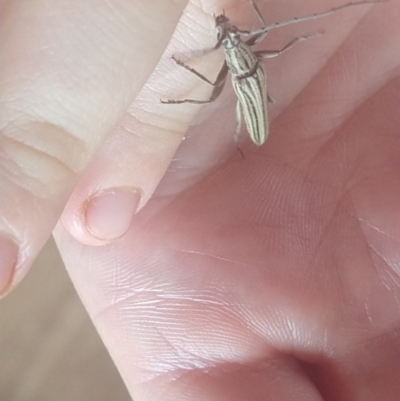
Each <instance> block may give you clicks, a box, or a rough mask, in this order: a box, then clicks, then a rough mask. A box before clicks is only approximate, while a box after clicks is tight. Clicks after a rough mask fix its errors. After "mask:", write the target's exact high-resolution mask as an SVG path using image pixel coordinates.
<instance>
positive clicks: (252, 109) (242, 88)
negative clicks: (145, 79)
mask: <svg viewBox="0 0 400 401" xmlns="http://www.w3.org/2000/svg"><path fill="white" fill-rule="evenodd" d="M386 1H389V0H360V1H352V2H349V3H346V4H343V5H341V6H337V7H333V8H331V9H329V10H326V11H322V12H319V13H315V14H311V15H306V16H303V17H296V18H292V19H289V20H286V21H281V22H275V23H273V24H270V25H267V24H266V22H265V18H264V16H263V15H262V13H261V11H260V9H259V7H258V5H257V3H256V1H255V0H250V4H251V5H252V7H253V10H254V11H255V13H256V15H257V17H258V19H259V20H260V21H261V23H262V25H263V26H262V28H260V29H256V30H253V31H247V30H240V29H239V28H237V27H236V26H235V25H233V24H232V23H231V21H230V20H229V18H227V17H226V16H225V14H224V13H223V14H221V15H218V16H214V18H215V26H216V29H217V43H216V45H215V49H218V48H219V47H222V48H223V50H224V52H225V62H224V64H223V66H222V68H221V70H220V71H219V73H218V76H217V78H216V80H215V81H214V82H212V81H210V80H209V79H208V78H206V77H205V76H204V75H202V74H201V73H199V72H198V71H196V70H195V69H193V68H191V67H190V66H188V65H186V64H184V63H183V62H181V61H179V60H177V59H176V58H174V57H173V59H174V60H175V62H176V63H177V64H178V65H179V66H181V67H183V68H185V69H186V70H188V71H190V72H191V73H193V74H194V75H196V76H197V77H198V78H200V79H201V80H203V81H204V82H207V83H208V84H209V85H212V86H213V87H214V88H213V91H212V93H211V96H210V98H209V99H207V100H195V99H183V100H161V103H165V104H181V103H192V104H205V103H210V102H213V101H214V100H216V99H217V98H218V96H219V95H220V94H221V92H222V90H223V88H224V85H225V82H226V78H227V75H228V73H229V74H230V75H231V80H232V85H233V88H234V90H235V93H236V96H237V98H238V103H237V106H236V120H237V128H236V132H235V135H234V139H235V144H236V147H237V148H238V149H239V151H240V152H241V153H242V155H243V152H242V151H241V149H240V148H239V145H238V144H239V133H240V126H241V119H242V116H243V119H244V122H245V124H246V128H247V132H248V134H249V136H250V138H251V140H252V141H253V143H254V144H255V145H257V146H261V145H262V144H264V143H265V141H266V140H267V137H268V133H269V126H268V125H269V124H268V112H267V104H268V102H270V103H275V101H274V99H273V98H272V97H271V96H270V95H269V94H268V93H267V79H266V73H265V70H264V66H263V65H262V63H261V60H262V59H264V58H273V57H277V56H280V55H281V54H283V53H285V52H287V51H288V50H289V49H292V48H293V47H294V46H295V45H296V44H297V43H299V42H302V41H305V40H308V39H311V38H314V37H316V36H319V35H321V34H323V33H324V32H323V31H317V32H315V33H312V34H308V35H303V36H299V37H297V38H294V39H293V40H292V41H291V42H289V43H288V44H287V45H286V46H284V47H283V48H282V49H280V50H264V51H253V50H252V46H254V45H255V44H257V43H259V42H261V41H262V40H263V39H264V38H265V36H266V35H267V33H268V32H270V31H272V30H273V29H277V28H281V27H284V26H288V25H292V24H296V23H299V22H304V21H309V20H315V19H318V18H323V17H327V16H329V15H332V14H334V13H336V12H337V11H339V10H343V9H345V8H348V7H353V6H361V5H367V4H373V3H383V2H386ZM242 37H247V39H246V40H243V39H242Z"/></svg>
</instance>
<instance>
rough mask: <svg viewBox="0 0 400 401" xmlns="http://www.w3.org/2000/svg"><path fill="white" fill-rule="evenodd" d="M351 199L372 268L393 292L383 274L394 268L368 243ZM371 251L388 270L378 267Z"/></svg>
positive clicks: (383, 283) (384, 284)
mask: <svg viewBox="0 0 400 401" xmlns="http://www.w3.org/2000/svg"><path fill="white" fill-rule="evenodd" d="M349 198H350V201H351V205H352V209H353V212H354V213H353V214H351V216H353V217H354V221H355V222H356V223H357V227H358V229H359V230H358V231H359V233H360V234H361V235H362V237H363V239H364V243H365V246H366V248H367V249H368V255H369V259H370V261H371V264H372V266H373V267H374V270H375V271H376V274H377V275H378V277H379V280H380V282H381V283H382V285H383V286H384V287H386V288H387V289H388V290H389V291H390V292H393V289H392V288H390V287H389V286H388V285H387V284H386V283H385V280H384V276H383V273H386V274H387V273H388V272H389V271H392V270H393V269H392V267H391V266H390V264H389V263H388V261H387V260H386V259H385V258H384V257H383V256H382V255H381V254H380V253H379V252H378V251H377V250H376V249H375V248H374V247H373V245H372V244H371V243H370V242H369V241H368V239H367V236H366V233H365V231H364V229H363V227H362V226H361V224H360V220H359V218H358V216H357V212H356V210H357V209H356V207H355V205H354V201H353V198H352V196H351V194H349ZM371 250H372V251H373V252H374V253H375V254H376V255H377V256H378V257H379V258H380V259H381V260H382V261H383V262H384V263H385V265H386V267H387V270H382V269H381V268H379V266H377V265H376V263H375V261H374V258H373V255H372V254H371ZM394 284H396V285H397V286H398V285H399V283H396V282H395V281H394Z"/></svg>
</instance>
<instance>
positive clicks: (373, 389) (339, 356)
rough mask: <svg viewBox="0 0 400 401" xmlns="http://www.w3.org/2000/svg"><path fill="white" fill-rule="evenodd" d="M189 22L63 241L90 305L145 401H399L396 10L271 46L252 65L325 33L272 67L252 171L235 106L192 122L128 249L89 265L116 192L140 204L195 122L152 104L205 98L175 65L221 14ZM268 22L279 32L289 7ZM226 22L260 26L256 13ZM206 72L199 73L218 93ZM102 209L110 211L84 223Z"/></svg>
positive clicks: (226, 101) (188, 108) (100, 253)
mask: <svg viewBox="0 0 400 401" xmlns="http://www.w3.org/2000/svg"><path fill="white" fill-rule="evenodd" d="M320 3H321V2H310V5H308V2H307V10H306V9H305V5H304V4H298V11H299V13H298V14H301V15H304V14H306V13H308V12H314V11H315V10H317V9H321V8H323V9H325V8H328V7H329V5H330V3H331V2H327V3H329V5H328V7H322V6H321V4H320ZM241 4H242V3H241ZM335 4H336V3H335ZM198 6H199V4H198V3H196V5H195V6H191V7H189V8H188V9H187V10H186V12H185V15H184V17H183V19H182V22H181V24H180V26H179V29H178V30H177V32H176V33H175V35H174V38H173V40H172V42H171V44H170V46H169V49H168V51H167V54H166V55H165V56H166V57H165V59H163V60H162V61H161V63H160V64H159V66H158V67H157V68H156V70H155V71H154V73H153V75H152V77H151V78H150V80H149V81H148V82H147V84H146V85H145V87H144V88H143V90H142V92H141V94H140V95H139V97H137V98H136V100H135V101H134V102H133V104H132V105H131V106H130V108H129V110H130V112H129V115H127V116H125V117H124V118H123V119H122V120H121V123H120V125H119V128H118V129H117V130H116V132H115V133H114V134H113V135H112V136H111V137H110V138H109V139H108V140H107V141H106V142H105V144H104V145H103V147H102V148H101V150H100V151H99V152H98V153H97V154H96V157H95V158H94V159H93V160H92V161H91V164H90V166H89V168H88V169H87V170H86V172H85V174H84V176H83V178H82V179H81V181H80V183H79V185H78V187H77V189H76V190H75V192H74V194H73V195H72V198H71V200H70V202H69V205H68V206H67V208H66V210H65V212H64V215H63V218H62V223H60V224H58V226H57V229H56V232H55V236H56V240H57V243H58V245H59V248H60V251H61V253H62V256H63V259H64V261H65V263H66V266H67V268H68V270H69V272H70V275H71V277H72V280H73V281H74V284H75V286H76V288H77V290H78V292H79V293H80V296H81V297H82V300H83V302H84V303H85V305H86V307H87V309H88V311H89V313H90V314H91V316H92V319H93V321H94V322H95V324H96V326H97V328H98V330H99V332H100V334H101V336H102V338H103V340H104V342H105V343H106V345H107V347H108V348H109V350H110V352H111V354H112V356H113V358H114V360H115V362H116V364H117V366H118V368H119V370H120V372H121V374H122V375H123V377H124V380H125V382H126V384H127V386H128V388H129V390H130V392H131V394H132V396H133V397H134V399H135V400H136V401H141V400H144V401H147V400H157V399H163V400H164V399H171V400H186V399H187V400H213V401H214V400H230V401H231V400H243V399H254V400H265V399H279V400H296V401H297V400H302V399H304V400H307V401H309V400H322V399H327V400H333V401H336V400H340V401H342V400H352V401H353V400H363V401H364V400H367V401H369V400H376V399H377V398H378V397H379V400H383V401H389V400H390V401H391V400H396V399H397V395H398V393H399V384H398V373H397V372H398V371H399V365H400V362H399V361H400V358H399V352H398V349H399V340H398V335H397V333H398V330H399V308H398V304H399V302H398V299H399V297H400V290H399V278H398V277H399V270H398V264H399V263H398V251H397V248H398V241H399V237H400V232H399V229H398V227H399V224H398V221H397V220H398V215H399V214H398V205H399V191H398V182H399V178H400V177H399V175H400V169H399V158H398V154H399V153H398V150H399V148H398V140H399V138H398V126H399V121H398V120H399V117H398V108H399V103H400V101H399V96H398V93H399V92H398V91H399V80H398V74H397V71H398V64H399V59H400V54H399V51H398V48H397V41H396V39H395V38H397V37H398V34H399V32H398V27H397V26H398V24H397V23H396V18H395V16H396V12H397V13H398V12H399V10H397V11H396V8H398V7H399V6H400V4H399V2H395V1H391V2H389V3H388V4H384V5H376V6H374V7H373V8H371V12H369V13H368V12H367V9H361V7H357V8H356V9H352V10H349V11H348V12H343V13H341V14H340V15H339V14H336V15H335V16H332V17H331V18H330V19H329V18H328V19H323V20H319V22H317V21H315V22H313V23H312V24H306V25H301V26H296V25H295V26H292V27H291V28H289V27H288V29H287V30H279V31H276V32H275V33H271V35H270V36H268V38H267V39H266V40H265V41H264V42H263V43H262V44H261V46H262V47H263V48H269V49H271V50H274V49H275V48H279V47H281V46H282V45H284V44H285V43H286V42H287V41H290V39H292V38H293V37H294V36H296V35H298V34H303V33H304V32H310V31H313V30H314V29H319V28H320V27H321V26H323V27H324V29H325V31H326V34H325V35H324V36H322V37H318V38H315V39H313V40H310V41H308V42H305V43H302V44H299V46H298V47H296V48H295V49H292V51H291V52H288V53H286V54H285V55H284V56H282V57H281V58H277V59H276V60H270V61H268V62H267V71H268V73H269V75H268V77H269V91H270V92H271V94H272V96H273V97H274V98H275V99H276V101H277V104H276V105H272V106H271V105H270V116H271V120H272V123H271V135H270V137H269V139H268V141H267V143H266V144H265V145H264V146H263V147H261V148H256V147H255V146H253V145H252V144H250V143H249V140H248V139H247V138H243V140H242V149H243V151H244V154H245V156H246V158H245V160H242V158H241V157H240V155H239V154H238V153H237V151H236V149H235V147H234V145H233V142H232V133H233V132H234V129H235V121H234V115H235V114H234V106H235V104H234V103H235V98H234V96H233V94H232V90H231V89H227V90H226V91H225V92H224V94H223V95H222V97H221V99H219V100H218V102H217V103H214V104H212V105H210V106H207V107H204V108H203V109H202V110H201V114H200V115H199V116H198V117H197V123H196V124H195V125H192V127H191V128H190V130H189V132H188V135H187V140H186V141H185V142H183V143H182V145H181V146H180V148H179V150H178V152H177V154H176V155H175V156H174V161H173V162H172V164H171V165H170V167H169V170H168V172H167V174H166V176H165V177H164V179H163V181H162V183H161V185H160V186H159V187H158V189H157V190H156V192H155V193H154V195H153V197H152V199H151V200H150V202H149V203H148V204H147V206H146V207H145V208H143V210H141V211H140V213H139V214H137V215H136V216H135V217H133V219H132V222H131V225H130V227H129V229H128V232H127V233H126V234H125V235H124V236H123V237H122V238H120V239H119V240H116V241H113V242H112V243H110V244H109V245H103V246H98V247H93V246H91V245H100V244H102V243H104V242H111V240H112V237H113V235H108V237H107V235H104V234H105V232H106V231H107V230H108V228H109V227H110V226H112V223H113V216H114V215H116V216H117V218H114V221H115V220H119V218H118V216H119V214H120V213H119V212H121V214H122V211H124V210H123V209H124V207H123V206H124V205H126V203H129V202H126V203H124V201H120V204H121V205H122V206H119V207H117V206H115V203H113V200H115V199H116V198H118V197H117V196H115V197H114V195H110V194H109V192H112V194H117V193H119V192H118V191H119V188H122V189H126V188H129V189H130V188H138V189H140V191H138V192H139V193H141V194H142V197H141V200H140V201H139V202H140V203H139V207H141V205H143V204H144V203H146V202H147V199H148V198H149V196H150V195H151V194H152V192H153V190H154V188H155V186H156V183H157V180H156V179H155V178H154V175H155V172H157V171H162V168H165V166H167V164H168V160H169V158H171V157H172V154H173V151H174V147H176V146H177V144H178V142H179V141H180V138H181V134H182V133H184V132H185V131H186V128H187V126H188V125H189V124H190V122H191V119H192V117H193V115H194V113H195V111H196V110H197V109H196V107H195V106H193V105H179V106H174V105H160V104H159V103H158V102H157V99H158V98H160V97H165V96H166V95H164V90H165V93H171V96H175V94H176V97H177V98H178V97H179V96H180V95H182V97H186V96H187V95H188V91H190V89H191V85H193V87H194V89H193V93H194V94H195V95H198V96H199V97H201V96H205V97H206V96H207V94H209V91H210V89H209V88H208V87H207V86H204V83H201V82H200V83H199V82H198V81H196V77H192V76H191V75H190V74H189V73H188V72H187V71H186V70H183V71H182V70H181V69H179V68H178V67H177V66H176V65H175V64H174V63H172V62H170V61H169V58H168V57H169V56H170V55H171V54H170V53H178V52H181V53H185V51H186V46H187V48H188V49H191V48H194V49H195V50H196V49H197V48H199V47H200V46H199V43H202V40H203V39H204V41H205V43H204V47H210V44H212V43H211V42H212V40H213V39H212V35H210V32H211V33H212V31H210V29H211V28H210V27H212V23H211V22H210V21H211V20H210V17H209V15H208V13H212V12H213V11H215V10H213V9H211V6H209V7H210V9H205V11H206V12H203V11H202V10H201V9H200V8H199V7H198ZM203 6H204V7H206V6H207V4H203ZM264 6H265V7H264ZM267 6H271V4H270V3H268V4H264V5H263V7H261V9H262V10H263V11H264V12H265V15H266V16H267V19H268V20H270V19H272V20H278V17H281V15H278V12H279V11H281V9H280V8H279V3H277V5H276V7H277V8H276V9H275V10H273V9H270V8H269V7H267ZM308 7H309V8H308ZM291 8H292V5H291V7H290V8H289V7H288V10H290V14H286V15H283V17H282V19H283V18H286V17H290V16H293V15H294V14H293V13H296V11H297V10H294V11H292V10H291ZM243 10H247V14H246V13H245V12H244V11H243ZM267 11H270V12H269V13H267ZM285 11H286V10H285ZM274 12H275V13H276V16H275V14H274ZM288 12H289V11H288ZM363 13H366V14H365V17H364V18H361V16H362V15H363ZM226 14H227V16H229V17H230V18H232V20H233V21H235V22H236V21H239V22H240V23H242V21H243V25H246V23H248V24H250V23H251V10H249V9H248V8H247V6H246V5H243V4H242V8H239V7H238V8H235V7H234V6H232V8H231V9H228V8H226ZM397 15H398V14H397ZM275 17H276V18H275ZM194 22H195V23H194ZM238 24H239V23H238ZM206 28H207V29H206ZM303 29H304V30H303ZM203 35H204V36H203ZM214 40H215V39H214ZM182 43H184V46H183V45H182ZM303 45H304V46H303ZM169 52H170V53H169ZM215 57H216V59H215V60H214V59H211V61H208V62H207V63H208V64H207V65H206V64H205V63H206V61H201V60H200V61H198V62H197V63H196V68H197V67H199V69H201V71H202V72H204V73H205V74H212V73H213V71H217V70H218V63H217V61H218V60H217V57H218V56H215ZM396 67H397V68H396ZM207 70H208V71H207ZM207 76H209V75H207ZM164 88H165V89H164ZM190 95H192V93H190ZM150 99H151V100H150ZM166 137H167V138H168V139H165V138H166ZM160 165H161V166H162V167H160ZM128 177H129V178H128ZM148 182H151V185H149V184H148ZM99 188H100V189H101V191H97V190H98V189H99ZM107 188H112V189H113V190H112V191H106V189H107ZM121 192H123V191H121ZM131 192H135V191H131ZM96 193H106V194H107V195H109V196H106V198H103V199H101V198H99V199H97V202H94V204H91V203H90V201H87V199H88V198H90V196H92V194H96ZM135 193H136V192H135ZM88 195H89V196H88ZM92 199H93V198H92ZM119 199H122V198H121V197H119ZM102 202H103V203H102ZM131 204H132V203H131ZM82 205H85V206H84V207H83V206H82ZM99 205H100V206H101V207H103V206H106V207H108V209H106V208H105V209H104V208H103V209H101V207H99V208H98V209H97V211H101V210H102V211H103V216H104V215H105V214H108V215H109V216H110V217H109V216H106V218H108V221H109V223H108V224H104V223H102V222H101V221H99V220H98V217H99V216H100V217H101V214H99V213H97V214H96V207H97V206H99ZM112 205H114V206H112ZM92 206H93V209H92ZM125 209H128V208H126V207H125ZM82 211H84V212H85V213H86V214H85V213H83V212H82ZM106 211H108V213H106ZM82 215H83V217H82ZM85 217H86V221H85ZM106 218H104V219H106ZM121 220H122V219H121ZM89 221H91V222H92V226H91V227H90V229H88V226H87V224H88V223H89ZM82 222H84V223H86V225H85V224H82ZM114 227H118V225H115V226H114ZM117 231H118V230H116V229H115V230H114V232H113V233H114V237H115V236H116V235H115V233H116V232H117ZM93 234H95V235H93ZM84 243H85V244H89V245H84ZM377 394H379V396H378V395H377Z"/></svg>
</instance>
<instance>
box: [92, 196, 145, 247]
mask: <svg viewBox="0 0 400 401" xmlns="http://www.w3.org/2000/svg"><path fill="white" fill-rule="evenodd" d="M140 198H141V191H140V190H138V189H135V188H116V189H112V190H107V191H103V192H100V193H98V194H95V195H94V196H92V197H91V198H90V199H89V200H88V202H87V204H86V208H85V222H86V227H87V229H88V231H89V232H90V233H91V234H92V235H93V236H94V237H95V238H97V239H100V240H113V239H116V238H119V237H122V236H123V235H124V234H125V233H126V232H127V231H128V229H129V226H130V224H131V221H132V218H133V216H134V215H135V213H136V210H137V208H138V206H139V202H140Z"/></svg>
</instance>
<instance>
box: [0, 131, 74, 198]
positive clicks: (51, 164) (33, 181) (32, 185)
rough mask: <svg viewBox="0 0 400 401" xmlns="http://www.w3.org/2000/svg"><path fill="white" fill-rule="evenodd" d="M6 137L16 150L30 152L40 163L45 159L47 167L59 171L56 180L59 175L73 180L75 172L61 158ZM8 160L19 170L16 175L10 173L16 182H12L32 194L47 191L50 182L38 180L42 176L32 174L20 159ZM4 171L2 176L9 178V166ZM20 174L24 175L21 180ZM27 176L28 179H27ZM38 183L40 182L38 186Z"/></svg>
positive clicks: (64, 178) (58, 178)
mask: <svg viewBox="0 0 400 401" xmlns="http://www.w3.org/2000/svg"><path fill="white" fill-rule="evenodd" d="M6 138H7V140H6V141H7V142H9V143H11V144H13V145H16V147H17V152H18V148H19V149H21V150H22V151H23V153H24V154H25V155H26V153H27V152H28V154H30V157H31V158H32V157H33V158H38V159H40V160H41V163H42V164H43V162H44V161H45V163H46V165H47V166H48V168H51V169H52V170H53V171H54V170H55V171H59V176H58V177H57V181H59V180H60V177H63V180H66V179H68V181H73V180H74V177H75V176H76V173H75V172H74V171H72V170H71V168H70V166H68V165H67V164H65V163H63V162H62V161H61V160H59V159H57V158H56V157H54V156H53V155H51V154H49V153H47V152H45V151H44V150H39V149H36V148H34V147H32V146H31V145H30V144H26V143H24V142H21V141H18V140H17V139H15V138H12V137H6ZM9 160H10V161H11V162H12V163H13V164H14V166H16V167H17V168H16V170H19V171H21V173H20V174H18V176H16V174H15V172H14V173H12V174H11V176H14V177H15V178H16V182H14V184H16V185H17V186H18V187H21V188H24V189H26V190H28V191H29V192H32V193H34V194H42V193H43V192H47V193H48V189H49V188H48V185H49V184H50V182H48V181H43V180H39V178H43V177H42V176H41V175H40V174H39V176H34V175H33V174H32V170H31V169H27V168H26V167H25V166H24V165H23V164H22V163H21V162H20V161H16V159H15V158H11V159H9ZM2 166H4V163H2ZM4 167H5V166H4ZM6 171H7V174H4V176H7V177H8V178H10V175H9V174H8V172H10V173H11V170H10V169H9V168H6ZM20 176H23V177H24V180H23V181H22V182H21V180H20ZM27 178H28V179H29V180H27ZM46 178H47V177H46ZM54 179H55V177H54ZM38 184H40V186H39V185H38Z"/></svg>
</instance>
